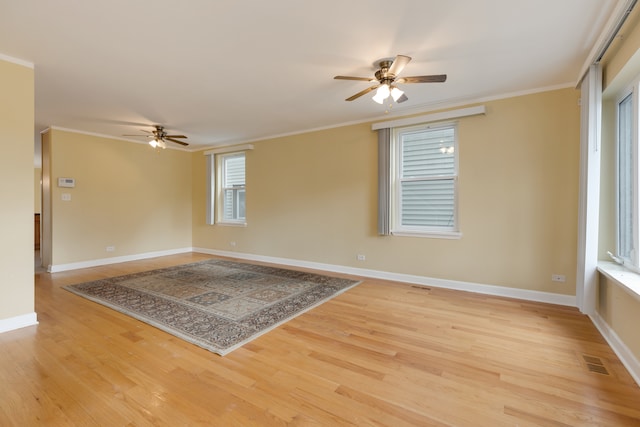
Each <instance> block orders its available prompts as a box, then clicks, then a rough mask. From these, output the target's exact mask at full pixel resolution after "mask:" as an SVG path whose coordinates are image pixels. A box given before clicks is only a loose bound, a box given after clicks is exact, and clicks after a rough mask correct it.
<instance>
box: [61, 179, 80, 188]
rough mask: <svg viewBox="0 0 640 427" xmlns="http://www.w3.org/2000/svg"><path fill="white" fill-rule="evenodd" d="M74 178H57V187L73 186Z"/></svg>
mask: <svg viewBox="0 0 640 427" xmlns="http://www.w3.org/2000/svg"><path fill="white" fill-rule="evenodd" d="M75 186H76V180H75V179H73V178H58V187H75Z"/></svg>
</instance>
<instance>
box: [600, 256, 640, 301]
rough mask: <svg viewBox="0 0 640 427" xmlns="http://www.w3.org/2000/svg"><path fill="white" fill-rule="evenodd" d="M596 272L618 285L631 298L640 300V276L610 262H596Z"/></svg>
mask: <svg viewBox="0 0 640 427" xmlns="http://www.w3.org/2000/svg"><path fill="white" fill-rule="evenodd" d="M598 271H599V272H600V273H602V274H604V275H605V276H607V278H609V279H611V280H612V281H614V282H615V283H617V284H619V285H620V287H621V288H622V289H624V290H625V291H627V293H628V294H630V295H631V296H632V297H634V298H636V299H638V300H640V274H638V273H636V272H633V271H631V270H629V269H628V268H626V267H624V266H623V265H620V264H618V263H616V262H610V261H598Z"/></svg>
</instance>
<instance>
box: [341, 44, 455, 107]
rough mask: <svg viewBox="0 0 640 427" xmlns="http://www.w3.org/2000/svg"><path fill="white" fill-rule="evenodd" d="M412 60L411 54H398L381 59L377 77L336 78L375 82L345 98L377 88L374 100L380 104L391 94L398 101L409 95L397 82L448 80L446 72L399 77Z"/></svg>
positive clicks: (364, 93)
mask: <svg viewBox="0 0 640 427" xmlns="http://www.w3.org/2000/svg"><path fill="white" fill-rule="evenodd" d="M409 61H411V57H410V56H406V55H397V56H396V57H395V59H393V58H385V59H381V60H380V61H378V63H377V67H378V68H379V69H378V70H377V71H376V72H375V78H368V77H351V76H335V77H334V79H336V80H359V81H365V82H375V83H376V84H374V85H373V86H371V87H368V88H366V89H365V90H363V91H360V92H358V93H356V94H355V95H353V96H350V97H349V98H347V99H345V101H353V100H354V99H357V98H360V97H361V96H362V95H366V94H367V93H369V92H371V91H373V90H376V89H377V91H376V94H375V96H374V97H373V100H374V101H375V102H377V103H378V104H382V103H383V102H384V100H385V99H387V98H388V97H389V96H391V97H392V98H393V100H394V101H396V102H404V101H406V100H407V99H409V98H407V96H406V95H405V94H404V92H403V91H402V90H400V89H399V88H398V87H397V86H396V84H402V83H442V82H444V81H446V80H447V75H446V74H435V75H431V76H413V77H398V74H400V72H401V71H402V70H403V69H404V67H405V66H406V65H407V64H408V63H409Z"/></svg>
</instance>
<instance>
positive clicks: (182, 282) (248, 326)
mask: <svg viewBox="0 0 640 427" xmlns="http://www.w3.org/2000/svg"><path fill="white" fill-rule="evenodd" d="M358 283H360V282H357V281H355V280H348V279H340V278H336V277H329V276H323V275H320V274H314V273H306V272H302V271H293V270H286V269H282V268H274V267H267V266H261V265H253V264H244V263H240V262H234V261H228V260H220V259H211V260H206V261H201V262H197V263H192V264H186V265H180V266H176V267H169V268H163V269H159V270H153V271H146V272H143V273H136V274H130V275H126V276H120V277H114V278H109V279H101V280H96V281H93V282H87V283H80V284H77V285H70V286H66V287H65V289H66V290H68V291H71V292H73V293H75V294H78V295H80V296H82V297H85V298H88V299H90V300H92V301H95V302H97V303H100V304H103V305H105V306H107V307H110V308H112V309H114V310H117V311H119V312H121V313H124V314H127V315H129V316H131V317H134V318H136V319H138V320H141V321H143V322H145V323H148V324H150V325H153V326H155V327H157V328H159V329H162V330H163V331H165V332H168V333H170V334H172V335H175V336H177V337H179V338H181V339H184V340H186V341H188V342H191V343H193V344H196V345H198V346H200V347H203V348H205V349H207V350H210V351H212V352H214V353H218V354H220V355H223V356H224V355H225V354H227V353H229V352H231V351H232V350H235V349H236V348H238V347H240V346H242V345H243V344H245V343H247V342H249V341H251V340H252V339H254V338H256V337H258V336H260V335H262V334H264V333H265V332H268V331H269V330H271V329H273V328H275V327H277V326H278V325H281V324H282V323H284V322H286V321H288V320H290V319H292V318H294V317H296V316H297V315H299V314H301V313H303V312H305V311H307V310H310V309H311V308H313V307H316V306H318V305H320V304H322V303H323V302H325V301H327V300H329V299H331V298H333V297H335V296H336V295H339V294H340V293H342V292H344V291H346V290H347V289H349V288H351V287H353V286H356V285H357V284H358Z"/></svg>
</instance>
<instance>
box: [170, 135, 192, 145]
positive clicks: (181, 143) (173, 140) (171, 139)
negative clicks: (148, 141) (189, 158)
mask: <svg viewBox="0 0 640 427" xmlns="http://www.w3.org/2000/svg"><path fill="white" fill-rule="evenodd" d="M185 138H186V136H185ZM164 139H166V140H167V141H171V142H175V143H176V144H180V145H184V146H187V145H189V144H187V143H186V142H184V141H179V140H177V139H173V138H168V137H165V138H164Z"/></svg>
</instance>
